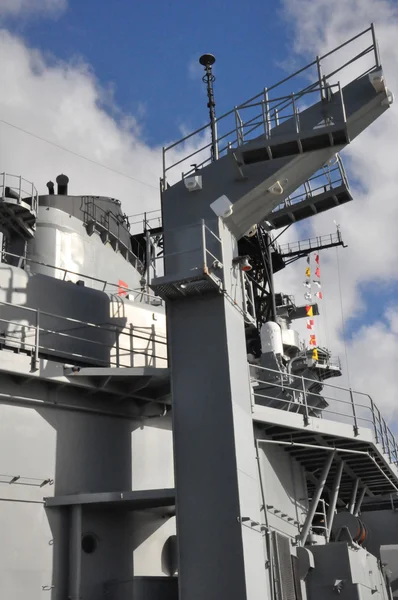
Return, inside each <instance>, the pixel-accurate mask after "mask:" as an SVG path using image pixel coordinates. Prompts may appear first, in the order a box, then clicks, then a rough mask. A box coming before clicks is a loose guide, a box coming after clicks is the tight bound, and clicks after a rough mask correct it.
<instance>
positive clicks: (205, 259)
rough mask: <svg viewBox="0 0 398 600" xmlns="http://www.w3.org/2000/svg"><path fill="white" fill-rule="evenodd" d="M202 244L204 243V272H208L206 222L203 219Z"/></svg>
mask: <svg viewBox="0 0 398 600" xmlns="http://www.w3.org/2000/svg"><path fill="white" fill-rule="evenodd" d="M202 245H203V272H204V273H207V255H206V224H205V220H204V219H202Z"/></svg>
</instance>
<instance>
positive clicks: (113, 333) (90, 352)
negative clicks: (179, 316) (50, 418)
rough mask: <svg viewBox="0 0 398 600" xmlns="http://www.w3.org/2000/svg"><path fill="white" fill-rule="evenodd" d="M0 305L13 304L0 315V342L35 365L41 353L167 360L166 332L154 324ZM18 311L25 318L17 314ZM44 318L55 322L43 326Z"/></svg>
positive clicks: (83, 359)
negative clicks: (80, 349)
mask: <svg viewBox="0 0 398 600" xmlns="http://www.w3.org/2000/svg"><path fill="white" fill-rule="evenodd" d="M0 306H3V307H12V312H13V315H14V316H13V317H12V318H0V332H1V333H0V346H7V347H11V348H13V347H14V348H18V349H19V350H25V351H28V352H29V353H30V354H31V356H32V365H33V367H34V368H37V364H38V360H39V356H40V355H46V356H48V355H53V356H55V357H58V358H62V359H63V360H65V359H67V360H69V361H71V360H74V361H76V362H79V363H80V364H87V365H90V366H101V367H111V366H113V367H132V366H136V364H135V363H136V362H137V359H138V357H140V362H144V364H145V366H156V363H157V361H161V362H162V366H165V363H167V339H166V336H163V335H160V334H159V333H157V332H156V331H155V329H154V327H142V326H137V327H134V326H133V325H132V324H128V325H127V328H126V327H122V326H120V325H112V324H111V323H90V322H89V321H82V320H80V319H74V318H72V317H65V316H62V315H57V314H54V313H50V312H47V311H41V310H39V309H35V308H30V307H27V306H20V305H15V304H12V303H10V302H1V301H0ZM19 311H20V314H21V315H22V317H21V318H22V319H25V321H22V320H19V318H18V316H16V314H17V313H18V312H19ZM109 319H110V320H111V319H112V317H111V316H110V317H109ZM29 321H32V323H30V322H29ZM43 321H46V322H48V323H51V322H53V323H55V324H54V325H53V326H51V327H50V325H49V324H48V325H47V326H44V325H43ZM61 323H62V328H60V325H61ZM4 326H5V327H4ZM126 329H127V330H126ZM76 331H78V332H79V333H78V334H76ZM87 332H90V334H92V335H91V337H90V335H87ZM68 344H69V345H68ZM76 346H82V347H83V348H84V352H76V351H74V350H75V348H76ZM158 352H159V354H158ZM140 366H142V365H140Z"/></svg>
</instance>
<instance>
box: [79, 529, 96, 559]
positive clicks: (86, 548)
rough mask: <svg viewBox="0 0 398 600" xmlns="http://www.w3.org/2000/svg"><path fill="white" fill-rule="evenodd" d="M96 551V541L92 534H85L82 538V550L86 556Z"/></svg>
mask: <svg viewBox="0 0 398 600" xmlns="http://www.w3.org/2000/svg"><path fill="white" fill-rule="evenodd" d="M96 549H97V539H96V537H95V536H94V535H93V534H92V533H85V534H84V535H83V537H82V550H83V552H85V553H86V554H92V553H93V552H95V550H96Z"/></svg>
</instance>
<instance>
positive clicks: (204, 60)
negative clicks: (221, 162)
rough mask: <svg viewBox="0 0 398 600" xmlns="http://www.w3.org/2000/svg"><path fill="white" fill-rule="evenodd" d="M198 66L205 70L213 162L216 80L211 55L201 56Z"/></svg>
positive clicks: (215, 154) (213, 59)
mask: <svg viewBox="0 0 398 600" xmlns="http://www.w3.org/2000/svg"><path fill="white" fill-rule="evenodd" d="M199 62H200V64H201V65H202V66H203V67H204V68H205V75H204V76H203V77H202V81H203V82H204V83H205V84H206V88H207V97H208V99H209V101H208V103H207V106H208V109H209V115H210V129H211V159H212V161H213V162H214V161H215V160H217V159H218V145H217V119H216V110H215V107H216V103H215V100H214V89H213V83H214V81H215V80H216V78H215V76H214V75H213V72H212V66H213V65H214V63H215V62H216V59H215V57H214V56H213V55H212V54H203V55H202V56H201V57H200V58H199Z"/></svg>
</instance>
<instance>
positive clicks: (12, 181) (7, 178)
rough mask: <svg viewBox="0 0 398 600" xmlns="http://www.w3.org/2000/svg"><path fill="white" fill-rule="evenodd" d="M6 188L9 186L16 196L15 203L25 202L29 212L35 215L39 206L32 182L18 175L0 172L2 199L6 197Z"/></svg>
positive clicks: (0, 193)
mask: <svg viewBox="0 0 398 600" xmlns="http://www.w3.org/2000/svg"><path fill="white" fill-rule="evenodd" d="M6 188H9V190H10V191H11V192H13V193H14V194H15V195H16V196H17V199H16V200H17V204H22V203H24V204H26V205H28V206H29V208H30V209H31V212H32V213H34V214H35V215H37V211H38V207H39V194H38V191H37V189H36V188H35V186H34V184H33V183H32V182H31V181H28V180H27V179H24V178H23V177H21V176H20V175H12V174H10V173H0V196H1V198H2V200H5V199H7V196H6Z"/></svg>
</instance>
